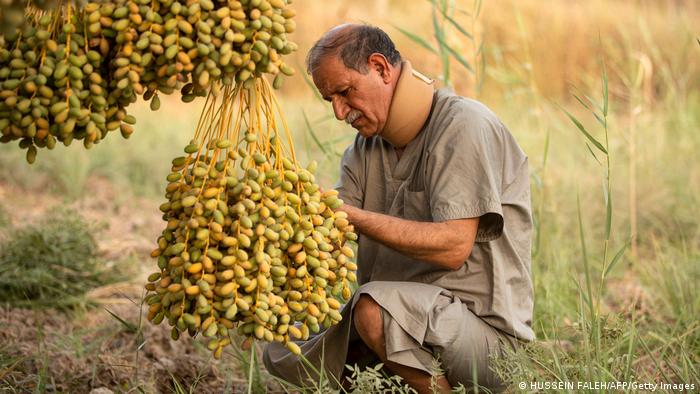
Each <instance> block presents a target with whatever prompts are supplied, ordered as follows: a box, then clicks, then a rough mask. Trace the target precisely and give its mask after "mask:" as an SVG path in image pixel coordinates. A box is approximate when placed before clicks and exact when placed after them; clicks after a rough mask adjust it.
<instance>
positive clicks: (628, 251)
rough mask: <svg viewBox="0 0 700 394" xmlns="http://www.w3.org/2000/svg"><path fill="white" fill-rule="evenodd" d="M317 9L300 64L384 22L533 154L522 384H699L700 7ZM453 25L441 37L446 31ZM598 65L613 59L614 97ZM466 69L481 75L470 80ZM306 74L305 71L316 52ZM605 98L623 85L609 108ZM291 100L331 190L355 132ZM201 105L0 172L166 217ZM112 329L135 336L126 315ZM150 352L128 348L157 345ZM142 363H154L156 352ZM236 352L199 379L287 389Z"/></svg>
mask: <svg viewBox="0 0 700 394" xmlns="http://www.w3.org/2000/svg"><path fill="white" fill-rule="evenodd" d="M309 1H310V0H298V1H297V3H295V6H296V7H297V9H304V10H305V12H304V13H300V15H299V18H300V19H299V20H298V21H297V23H298V26H299V32H298V33H295V34H297V36H296V37H295V39H296V40H297V41H298V42H299V43H300V44H301V49H300V51H299V53H300V54H301V55H303V53H304V52H305V49H306V48H308V47H309V46H310V45H311V43H312V42H313V40H314V39H315V38H317V37H318V36H319V35H320V34H321V33H322V32H323V31H324V30H325V29H327V28H329V27H330V26H331V25H332V24H335V23H339V22H341V20H340V18H338V19H333V18H329V17H327V16H328V15H337V14H340V15H344V18H343V19H344V20H347V19H353V18H354V19H356V20H357V19H359V20H367V21H369V22H371V23H376V24H380V25H381V26H383V27H386V28H387V29H388V30H389V32H390V34H392V36H394V38H396V39H397V42H398V43H399V47H400V50H401V51H402V53H403V54H404V55H405V56H406V57H408V58H409V59H411V60H415V61H414V64H416V65H417V67H418V68H419V69H420V70H424V71H426V73H428V74H431V75H433V76H435V77H441V79H442V80H443V81H452V83H453V86H454V87H455V89H456V90H457V91H458V92H460V93H462V94H465V95H476V94H477V93H478V94H479V97H480V99H481V100H483V101H484V102H485V103H487V104H488V105H489V106H490V107H492V108H493V109H494V110H495V112H496V113H497V114H498V115H499V116H500V117H501V118H502V119H503V120H504V122H505V123H506V124H507V125H508V127H509V128H510V130H511V131H512V132H513V134H514V135H515V136H516V138H517V140H518V141H519V143H520V144H521V146H522V147H523V149H524V150H525V152H527V154H528V156H529V158H530V168H531V173H532V182H531V183H532V194H533V203H532V206H533V214H534V219H535V225H536V234H535V239H534V240H533V262H532V271H533V279H534V285H535V302H536V304H535V314H534V318H535V320H534V322H533V326H534V328H535V331H536V333H537V336H538V339H539V340H538V341H537V342H535V343H532V344H530V345H527V346H524V347H522V348H521V349H520V350H519V351H517V352H514V353H512V354H510V355H509V356H508V357H506V358H505V359H503V360H501V361H500V362H499V364H498V365H499V367H498V370H499V371H500V373H501V374H502V376H503V377H504V379H506V381H508V382H510V383H511V389H512V390H513V391H517V389H516V387H517V384H518V383H519V382H535V381H541V382H542V381H558V380H561V381H589V380H608V381H610V380H623V379H629V380H635V381H639V382H666V383H685V384H695V387H696V389H697V388H698V387H700V371H699V368H698V365H700V323H698V319H697V316H700V293H699V292H698V286H697V283H698V282H700V242H699V241H700V226H698V221H697V217H699V216H700V208H699V207H700V197H699V196H700V175H699V174H698V173H697V171H695V169H696V168H700V162H699V161H698V159H697V156H696V152H698V151H699V150H700V136H698V134H697V132H696V131H697V130H698V129H700V93H699V92H698V91H697V89H695V88H694V87H697V86H700V46H699V45H698V42H697V41H696V40H697V31H695V32H694V33H693V28H694V27H693V25H692V24H691V23H690V22H691V21H693V20H696V19H697V17H698V15H700V9H699V8H698V5H697V4H696V3H694V2H692V1H679V2H675V4H676V5H677V7H678V8H674V7H672V6H669V5H668V4H667V3H654V4H646V5H641V3H639V2H634V1H619V2H615V4H609V2H602V1H592V2H575V3H571V2H565V1H561V2H551V3H549V4H548V6H547V7H545V8H543V7H542V3H541V2H535V1H517V2H516V1H512V0H510V1H509V0H494V1H489V2H484V4H483V7H482V9H481V11H480V13H479V14H478V19H477V20H476V22H475V23H473V22H472V21H473V19H474V17H475V16H476V13H475V12H473V11H474V8H473V7H472V5H473V3H472V2H455V4H457V7H455V8H449V7H446V5H450V4H453V3H452V2H442V1H440V2H435V3H434V4H436V6H439V7H442V8H437V9H436V10H437V12H436V13H435V19H437V23H435V22H434V21H433V14H432V10H433V8H432V7H433V4H431V2H429V1H425V2H424V3H420V2H416V4H415V5H414V7H415V8H411V10H410V15H409V14H408V12H409V11H402V10H399V9H393V8H391V5H392V4H391V3H392V2H370V1H362V0H360V1H358V2H356V4H355V3H354V4H353V5H345V4H344V3H343V4H341V3H340V2H330V3H328V4H327V5H324V7H317V6H313V7H312V6H310V4H311V3H310V2H309ZM314 4H315V3H314ZM421 4H422V5H421ZM421 7H423V8H421ZM610 7H612V11H610V12H606V11H605V10H606V9H607V8H610ZM306 10H308V12H307V11H306ZM422 11H425V12H424V13H423V12H422ZM404 13H406V14H404ZM324 15H325V16H324ZM416 15H426V17H424V18H420V19H418V18H416ZM448 17H449V18H448ZM451 20H454V21H455V23H452V22H451ZM318 21H323V22H322V23H319V22H318ZM324 23H325V24H327V25H324ZM392 24H393V25H395V26H397V27H401V29H403V30H404V31H410V32H412V34H414V35H416V36H419V37H421V38H422V39H423V40H424V41H425V42H426V44H427V46H428V47H429V48H426V47H425V46H421V45H418V44H413V43H412V42H411V38H410V37H409V36H404V35H403V34H402V33H401V32H400V31H399V30H391V26H392ZM436 26H437V28H438V29H441V30H439V31H438V32H436V31H435V28H436ZM460 28H462V29H463V30H465V32H466V33H468V34H470V35H471V36H472V37H473V39H468V38H467V36H466V35H465V34H464V33H463V32H461V31H460ZM482 42H483V43H484V46H483V48H482V47H481V43H482ZM448 47H449V48H450V49H452V51H453V52H458V53H460V54H461V55H462V57H463V58H462V59H461V60H463V62H462V61H460V59H456V58H454V56H452V57H450V56H445V54H447V55H449V54H450V53H451V51H450V49H447V48H448ZM430 48H432V49H433V50H434V51H433V50H431V49H430ZM477 55H478V56H477ZM479 56H480V57H479ZM599 59H602V60H603V61H604V62H605V65H606V69H607V72H606V73H607V78H606V79H607V88H605V85H606V83H605V82H604V80H603V79H602V78H601V77H600V76H601V74H602V71H601V65H600V61H599ZM463 63H467V64H469V66H470V67H472V68H473V69H475V70H478V71H476V72H475V73H471V72H469V71H467V67H465V65H464V64H463ZM292 64H301V61H300V58H297V59H296V60H293V62H292ZM482 64H483V66H479V65H482ZM477 67H482V68H477ZM479 86H480V87H481V88H479ZM572 86H576V87H577V88H576V89H574V88H572ZM603 91H607V92H608V100H607V102H608V105H607V107H608V109H607V113H605V112H606V111H603V109H604V108H605V105H604V103H605V101H606V100H605V99H604V94H602V93H601V92H603ZM574 94H575V95H576V96H577V97H578V98H579V99H580V100H581V101H582V102H583V103H585V104H586V105H587V106H588V107H589V108H588V109H587V108H585V107H584V106H582V105H581V104H580V103H579V101H578V100H577V99H576V98H575V97H574ZM281 95H282V97H281V101H282V104H283V106H284V110H285V114H286V115H287V119H288V120H289V122H290V125H291V128H292V132H293V135H294V137H295V142H296V148H297V150H298V153H299V155H300V157H301V161H302V162H308V161H310V160H312V159H315V160H317V161H318V162H319V173H320V174H319V179H320V181H321V184H322V185H323V186H324V187H330V186H331V185H332V184H333V183H334V182H335V180H336V179H337V174H338V162H339V155H340V154H342V151H343V149H344V147H345V146H346V145H347V144H348V143H349V142H350V141H351V140H352V138H353V137H354V131H353V130H351V129H350V128H348V127H347V126H345V125H343V124H341V123H340V122H337V121H335V119H334V118H333V117H332V115H331V110H330V108H329V107H328V105H327V104H325V103H323V102H322V101H318V100H316V99H315V98H314V94H313V92H312V91H311V90H310V89H309V87H308V81H305V80H304V78H301V77H295V78H291V79H290V80H289V81H287V83H286V85H285V88H284V89H283V90H282V92H281ZM586 96H590V97H591V98H592V99H593V101H595V102H596V103H598V104H593V103H592V102H591V101H589V99H588V98H587V97H586ZM167 100H170V98H169V99H167ZM164 101H166V100H164ZM200 106H201V103H200V104H199V105H198V104H197V103H195V104H190V105H187V106H185V105H181V104H178V103H177V99H174V98H173V99H172V100H170V101H167V102H164V105H163V106H162V108H163V109H161V111H160V112H157V113H154V114H151V113H149V110H148V109H147V108H146V106H145V105H142V104H138V105H136V106H134V107H133V110H134V112H135V113H136V114H137V116H138V119H139V120H138V123H137V130H136V133H135V134H134V135H133V136H132V138H131V139H130V140H128V141H124V140H123V139H121V137H119V136H111V137H109V138H108V139H107V140H106V141H104V143H102V144H100V145H99V146H97V147H95V149H94V150H93V151H89V152H85V151H84V150H83V149H82V148H79V147H69V148H64V147H57V148H56V150H55V151H53V152H50V153H49V152H40V154H39V157H38V160H37V163H36V164H35V165H34V166H32V167H28V166H27V165H26V164H25V163H24V162H23V155H22V154H21V152H18V149H17V148H16V147H14V146H0V177H1V179H3V182H6V183H8V184H11V185H14V186H17V187H18V188H20V189H21V190H29V191H30V192H33V193H44V192H46V191H48V192H50V193H52V194H54V195H59V196H63V197H64V198H66V199H67V200H75V199H80V198H86V197H85V196H84V195H83V194H84V187H85V184H86V183H87V182H91V179H93V177H101V178H106V179H108V180H110V181H111V182H113V183H115V184H117V185H119V186H120V190H121V192H120V193H117V194H116V195H115V196H114V198H115V199H121V200H123V202H124V204H126V205H128V203H129V199H130V196H132V195H134V194H136V195H143V196H147V197H152V198H153V201H154V202H153V207H154V214H156V215H157V212H156V207H157V205H158V204H159V202H160V196H161V194H162V188H163V186H164V182H163V180H164V177H165V175H166V174H167V171H168V167H169V165H168V163H169V162H170V160H171V159H172V157H174V156H175V155H177V154H179V152H180V150H181V148H182V146H184V144H185V143H186V142H187V140H188V139H189V138H190V134H191V132H192V131H193V130H194V129H193V127H194V122H195V121H196V118H197V115H198V109H199V107H200ZM562 108H563V109H565V110H566V111H568V113H570V114H571V117H569V116H567V114H566V112H564V111H562ZM591 110H592V111H593V112H595V113H596V114H597V115H598V117H599V118H600V119H601V120H602V123H603V124H601V122H599V120H597V119H596V117H595V116H593V115H592V113H591ZM571 118H575V119H576V120H577V122H579V124H580V125H581V128H583V129H585V130H586V132H587V133H588V134H589V135H590V138H589V137H588V136H587V135H585V134H582V133H581V131H580V128H579V127H578V125H577V124H575V123H573V122H572V119H571ZM593 140H595V141H596V142H597V144H596V142H594V141H593ZM596 145H600V147H602V150H601V149H599V148H598V147H597V146H596ZM592 152H593V154H595V156H596V158H593V157H592V156H591V153H592ZM606 196H612V198H607V199H606ZM87 198H89V196H88V197H87ZM0 204H1V203H0ZM3 209H4V211H6V212H11V209H12V207H10V206H6V205H3V206H2V209H0V231H2V230H1V229H3V226H4V228H5V229H7V228H12V227H9V226H10V222H9V219H3V217H4V218H9V216H8V215H4V216H3V214H2V213H3ZM3 223H4V224H3ZM5 231H7V230H5ZM3 242H4V241H3ZM628 242H629V247H626V245H628ZM584 244H585V247H584ZM0 250H4V248H2V249H0ZM584 251H585V258H584ZM619 251H622V252H619ZM616 258H617V259H616ZM613 260H614V261H615V263H614V264H613ZM149 267H152V265H149ZM117 315H119V316H122V315H120V314H118V313H117ZM122 317H123V316H122ZM125 321H127V322H130V323H131V324H137V322H138V321H137V320H136V319H135V318H132V319H131V320H126V319H125ZM111 324H112V325H115V326H122V327H126V326H123V324H122V323H120V322H118V321H117V320H116V319H112V320H111ZM137 327H140V324H137ZM28 329H29V330H33V329H34V327H31V328H28ZM139 332H140V331H138V330H137V331H133V330H130V329H124V330H123V335H128V336H130V337H134V338H135V337H136V336H137V335H139ZM149 338H150V337H149ZM74 339H75V338H74ZM151 341H152V338H151ZM135 342H137V343H138V345H134V348H133V349H131V351H130V353H129V354H134V349H135V348H137V347H140V344H141V343H142V342H141V341H140V340H135ZM38 343H39V342H38ZM151 343H152V342H148V344H151ZM148 344H147V345H146V346H148ZM64 345H65V346H66V348H74V349H75V351H76V352H78V353H79V354H80V355H84V354H86V353H87V352H89V350H87V349H92V348H82V347H81V345H80V341H79V340H69V339H66V340H65V341H64ZM37 346H39V345H37ZM42 346H43V345H42ZM0 349H2V351H0V356H2V357H0V371H3V370H5V369H6V368H11V367H12V366H14V370H16V369H17V368H21V366H22V365H24V364H23V362H24V361H26V360H27V359H28V358H32V357H34V356H36V357H37V365H38V366H42V365H43V366H44V367H41V368H38V369H36V370H33V372H28V374H30V375H31V374H32V373H33V374H34V375H32V376H34V377H36V379H35V380H34V381H36V382H40V383H41V384H42V385H46V384H50V379H52V378H53V379H56V378H59V377H56V376H52V375H51V374H49V373H48V372H47V371H46V364H45V363H43V361H41V360H43V358H42V357H45V356H41V355H40V354H39V355H32V356H31V357H30V356H29V355H26V354H25V355H22V354H18V353H13V352H10V351H9V350H7V349H6V348H5V347H3V344H2V343H0ZM38 349H39V350H41V352H43V353H41V352H40V353H41V354H48V353H46V350H45V348H44V347H38ZM137 354H140V356H139V357H145V355H144V354H143V351H141V353H138V352H137ZM76 357H79V356H76ZM226 357H228V360H226V361H224V362H219V363H215V362H213V361H210V359H207V358H199V359H198V360H199V361H198V362H199V364H200V365H199V366H200V367H201V369H200V370H199V371H204V370H205V369H206V368H209V367H212V366H215V367H216V368H220V369H221V370H222V371H226V373H227V376H228V378H227V379H229V380H228V381H225V382H222V383H221V386H222V387H227V388H229V389H230V390H229V391H234V390H241V389H243V388H247V387H250V386H251V385H246V383H245V382H246V380H245V379H246V377H247V376H248V374H249V373H251V372H252V374H253V376H254V377H255V378H254V379H253V383H252V387H254V390H256V391H260V390H264V389H265V387H267V385H269V384H273V383H274V379H273V378H272V377H270V376H269V375H266V374H265V372H264V371H263V370H261V366H260V364H259V363H254V364H253V368H252V369H251V368H250V367H249V366H248V365H249V364H250V358H249V357H250V353H249V352H234V350H232V351H231V352H228V353H227V355H226ZM257 360H259V358H257ZM49 362H50V361H49ZM125 362H129V363H133V362H134V361H133V360H131V359H129V360H126V361H125ZM42 363H43V364H42ZM42 368H43V369H42ZM42 371H44V372H42ZM202 373H203V372H202ZM0 374H2V372H0ZM353 374H355V377H354V379H355V387H354V389H353V390H356V391H358V392H362V391H368V390H374V389H376V388H377V387H379V386H382V387H385V388H389V389H390V390H391V387H393V389H394V390H395V392H401V390H404V391H407V390H405V389H402V388H401V387H402V385H401V383H400V382H397V381H395V379H394V380H392V378H391V377H387V376H384V375H383V374H382V372H381V371H380V369H376V368H374V369H367V370H364V371H357V370H356V371H353ZM50 375H51V376H50ZM232 375H236V376H237V377H236V379H238V380H236V379H234V378H231V377H230V376H232ZM197 376H200V373H196V374H187V375H186V374H184V373H180V374H176V373H175V372H173V376H172V377H170V376H168V377H167V379H168V384H169V387H171V388H172V391H176V392H189V391H191V390H192V389H196V388H201V387H202V386H201V384H202V383H200V380H198V378H197ZM207 376H211V375H207ZM0 378H2V376H0ZM146 379H147V377H145V376H139V378H138V379H134V380H133V381H129V384H130V386H129V387H132V388H133V387H143V388H144V390H145V391H148V389H149V388H152V387H156V386H153V385H149V384H146V383H143V382H144V381H145V380H146ZM30 380H31V379H30ZM20 382H21V381H20ZM139 384H140V385H141V386H139ZM328 384H329V382H328V379H327V378H322V379H320V380H319V381H318V382H314V384H313V385H311V386H310V387H307V388H288V390H297V391H301V392H320V391H322V390H323V389H325V388H327V387H328ZM44 387H46V386H44ZM158 387H161V386H158ZM283 387H285V386H283ZM544 391H548V390H544ZM551 391H554V390H551ZM575 391H577V390H575ZM587 391H589V392H592V391H596V390H587ZM665 391H670V390H665Z"/></svg>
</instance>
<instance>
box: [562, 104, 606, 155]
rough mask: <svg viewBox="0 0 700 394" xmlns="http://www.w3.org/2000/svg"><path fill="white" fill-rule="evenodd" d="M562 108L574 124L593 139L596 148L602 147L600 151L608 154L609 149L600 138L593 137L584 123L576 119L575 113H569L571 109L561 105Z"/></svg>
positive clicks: (590, 139) (589, 138) (587, 136)
mask: <svg viewBox="0 0 700 394" xmlns="http://www.w3.org/2000/svg"><path fill="white" fill-rule="evenodd" d="M560 108H561V110H562V111H564V113H566V116H568V117H569V119H571V121H572V122H573V123H574V125H576V127H577V128H578V129H579V130H580V131H581V132H582V133H583V135H585V136H586V138H588V140H589V141H591V143H592V144H593V145H595V147H596V148H598V149H600V151H601V152H603V153H605V154H606V155H607V154H608V151H607V150H605V148H603V145H602V144H601V143H600V142H598V140H596V139H595V138H593V136H592V135H590V134H589V133H588V131H586V129H585V128H584V127H583V125H582V124H581V122H579V121H578V119H576V118H575V117H574V116H573V115H571V114H570V113H569V111H567V110H566V109H564V108H563V107H561V106H560Z"/></svg>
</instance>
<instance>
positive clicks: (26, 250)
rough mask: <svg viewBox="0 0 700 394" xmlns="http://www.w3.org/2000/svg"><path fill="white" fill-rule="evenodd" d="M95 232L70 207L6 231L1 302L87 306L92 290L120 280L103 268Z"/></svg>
mask: <svg viewBox="0 0 700 394" xmlns="http://www.w3.org/2000/svg"><path fill="white" fill-rule="evenodd" d="M95 231H96V229H95V228H92V227H91V226H89V225H88V224H87V223H85V221H84V220H83V219H82V218H81V217H80V215H79V214H78V213H77V212H76V211H73V210H69V209H65V210H58V211H53V212H50V213H49V214H47V215H46V216H45V217H43V218H42V219H41V220H40V221H39V222H38V223H36V224H32V225H25V226H22V227H9V228H6V229H4V237H3V238H2V241H1V243H0V299H2V300H3V301H6V302H9V303H11V304H13V305H18V306H53V307H62V308H65V307H72V306H76V305H83V304H85V303H86V302H87V301H86V299H85V297H84V296H85V293H86V292H87V291H89V290H91V289H93V288H95V287H98V286H101V285H104V284H107V283H110V282H114V281H116V280H118V279H121V276H120V274H119V273H118V272H115V271H114V270H109V271H108V270H104V269H103V268H102V266H101V264H100V261H99V259H98V258H97V243H96V241H95V238H94V232H95Z"/></svg>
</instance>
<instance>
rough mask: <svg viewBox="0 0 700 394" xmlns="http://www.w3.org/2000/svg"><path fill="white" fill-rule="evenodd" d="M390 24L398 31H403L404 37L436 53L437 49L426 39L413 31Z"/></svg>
mask: <svg viewBox="0 0 700 394" xmlns="http://www.w3.org/2000/svg"><path fill="white" fill-rule="evenodd" d="M392 26H394V28H395V29H397V30H398V31H400V32H401V33H403V34H404V35H405V36H406V37H408V38H409V39H410V40H411V41H413V42H415V43H416V44H418V45H420V46H422V47H423V48H425V49H427V50H429V51H430V52H432V53H434V54H437V53H438V51H437V50H436V49H435V48H434V47H433V46H432V45H430V44H429V43H428V42H427V41H425V40H424V39H423V37H421V36H419V35H416V34H414V33H411V32H410V31H408V30H406V29H403V28H401V27H398V26H396V25H392Z"/></svg>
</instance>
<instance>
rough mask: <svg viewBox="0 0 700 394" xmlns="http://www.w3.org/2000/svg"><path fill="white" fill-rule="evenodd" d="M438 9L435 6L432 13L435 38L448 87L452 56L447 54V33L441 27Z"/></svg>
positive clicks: (444, 80) (443, 76)
mask: <svg viewBox="0 0 700 394" xmlns="http://www.w3.org/2000/svg"><path fill="white" fill-rule="evenodd" d="M437 9H438V7H437V6H436V5H433V12H432V21H433V34H434V36H435V38H436V39H437V42H438V48H439V50H440V63H441V64H442V80H443V82H444V83H445V85H446V86H450V85H451V82H450V54H449V53H448V52H447V50H446V49H445V45H444V43H445V39H444V36H445V33H444V30H443V28H442V26H441V25H440V23H439V21H438V18H437Z"/></svg>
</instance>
